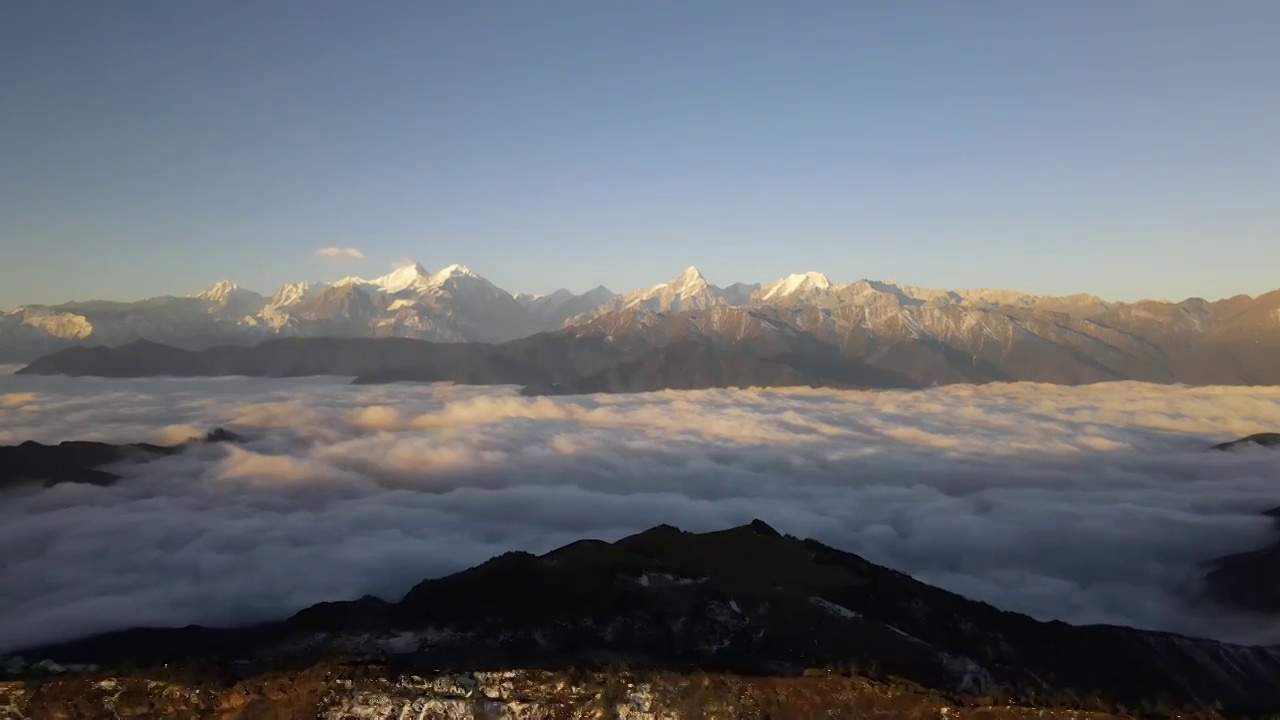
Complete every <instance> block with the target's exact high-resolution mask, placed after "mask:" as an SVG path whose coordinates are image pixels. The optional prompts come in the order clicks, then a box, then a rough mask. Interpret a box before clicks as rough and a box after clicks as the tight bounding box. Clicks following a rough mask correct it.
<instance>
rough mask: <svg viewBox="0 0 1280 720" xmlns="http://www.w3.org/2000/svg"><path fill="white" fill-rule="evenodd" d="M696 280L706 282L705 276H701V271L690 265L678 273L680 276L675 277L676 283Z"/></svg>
mask: <svg viewBox="0 0 1280 720" xmlns="http://www.w3.org/2000/svg"><path fill="white" fill-rule="evenodd" d="M698 280H701V281H703V282H706V278H704V277H703V276H702V271H701V270H699V269H698V268H697V267H695V266H693V265H690V266H689V267H687V268H685V269H684V272H682V273H680V277H678V278H676V283H678V284H688V283H691V282H696V281H698Z"/></svg>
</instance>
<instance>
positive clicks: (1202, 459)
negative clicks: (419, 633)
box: [0, 376, 1280, 651]
mask: <svg viewBox="0 0 1280 720" xmlns="http://www.w3.org/2000/svg"><path fill="white" fill-rule="evenodd" d="M0 397H6V398H10V399H9V400H6V401H5V402H3V403H0V444H12V443H16V442H20V441H22V440H26V439H35V440H42V441H46V442H51V441H58V440H64V439H68V438H85V437H91V438H97V439H103V440H110V441H142V440H151V441H158V440H161V441H172V440H174V439H180V438H183V437H186V436H189V435H190V434H192V433H193V432H195V431H197V430H200V429H208V428H211V427H213V426H216V425H225V426H228V427H231V428H232V429H234V430H236V431H237V432H240V433H241V434H243V435H245V436H246V437H247V441H246V442H245V443H244V444H243V445H241V446H206V447H199V448H197V449H195V450H193V451H191V452H188V453H184V454H182V455H178V456H174V457H169V458H163V459H160V460H156V461H154V462H151V463H148V464H144V465H133V466H122V467H119V468H117V472H119V473H121V474H123V475H125V476H126V477H125V478H124V479H123V480H122V481H120V482H119V483H116V484H115V485H112V486H110V487H92V486H81V485H70V484H63V485H58V486H55V487H53V488H39V487H28V488H23V489H18V490H12V491H9V492H7V493H6V494H4V495H0V568H3V577H2V578H0V651H2V650H3V649H4V648H12V647H15V646H19V645H23V644H30V643H34V642H42V641H50V640H55V639H60V638H65V637H70V636H74V635H78V634H84V633H89V632H96V631H102V630H108V629H114V628H119V627H124V626H129V625H134V624H141V623H146V624H175V625H181V624H186V623H193V622H195V623H207V624H229V623H238V622H245V621H251V620H262V619H270V618H278V617H284V616H286V615H288V614H291V613H292V612H293V611H295V610H297V609H299V608H300V607H303V606H305V605H308V604H311V603H314V602H318V601H321V600H334V599H343V598H354V597H358V596H360V595H362V594H365V593H373V594H378V595H382V596H384V597H388V598H396V597H398V596H399V595H400V594H402V593H403V592H404V591H405V590H407V589H408V588H409V587H411V586H412V585H413V584H414V583H416V582H417V581H419V580H421V579H423V578H426V577H432V576H438V575H442V574H446V573H449V572H453V571H456V570H460V569H463V568H465V567H469V566H471V565H474V564H476V563H478V562H481V561H483V560H485V559H487V558H489V557H490V556H492V555H494V554H497V553H500V552H503V551H506V550H511V549H524V550H529V551H534V552H542V551H546V550H549V549H551V548H554V547H557V546H559V545H561V544H564V543H567V542H570V541H573V540H576V539H579V538H582V537H598V538H603V539H610V540H611V539H615V538H618V537H621V536H623V535H625V534H628V533H631V532H635V531H639V530H643V529H645V528H647V527H650V526H652V525H655V524H658V523H663V522H666V523H671V524H673V525H677V526H680V527H683V528H686V529H689V530H711V529H717V528H723V527H726V526H729V525H733V524H738V523H743V522H747V521H749V520H751V519H752V518H755V517H760V518H762V519H764V520H766V521H767V522H769V523H771V524H773V525H774V526H775V527H777V528H778V529H780V530H782V531H784V532H789V533H792V534H795V535H800V536H809V537H815V538H817V539H819V540H822V541H824V542H827V543H829V544H831V545H834V546H836V547H839V548H842V549H846V550H849V551H852V552H857V553H859V554H862V555H864V556H865V557H867V558H868V559H870V560H872V561H875V562H880V563H883V564H886V565H889V566H891V567H895V568H898V569H901V570H904V571H906V572H910V573H912V574H913V575H914V576H916V577H917V578H920V579H922V580H925V581H927V582H931V583H934V584H938V585H941V586H943V587H946V588H948V589H951V590H955V591H957V592H961V593H963V594H966V595H969V596H971V597H975V598H978V599H982V600H986V601H989V602H992V603H993V604H996V605H998V606H1001V607H1004V608H1009V609H1013V610H1018V611H1022V612H1028V613H1031V614H1033V615H1035V616H1037V617H1040V618H1045V619H1048V618H1058V619H1063V620H1067V621H1071V622H1114V623H1124V624H1134V625H1139V626H1143V627H1151V628H1159V629H1167V630H1173V631H1179V632H1184V633H1188V634H1199V635H1212V636H1216V637H1222V638H1227V639H1234V640H1250V641H1263V640H1267V641H1272V640H1277V639H1280V623H1276V622H1273V621H1268V620H1265V619H1260V618H1258V617H1256V616H1246V615H1237V614H1233V613H1231V612H1228V611H1226V610H1224V609H1222V608H1217V607H1214V606H1212V605H1210V604H1208V603H1205V602H1203V601H1201V600H1199V599H1198V595H1197V591H1198V586H1197V582H1198V579H1199V577H1200V575H1201V573H1202V572H1203V567H1202V566H1201V564H1202V563H1203V562H1204V561H1206V560H1209V559H1211V558H1213V557H1216V556H1219V555H1222V554H1225V553H1229V552H1236V551H1240V550H1245V549H1252V548H1254V547H1257V546H1259V545H1260V544H1262V543H1265V542H1267V541H1268V540H1269V539H1270V538H1271V534H1272V530H1271V527H1270V523H1269V522H1268V521H1267V519H1266V518H1263V517H1260V516H1258V515H1257V513H1258V512H1259V511H1261V510H1264V509H1267V508H1270V507H1274V506H1276V505H1280V490H1277V488H1280V482H1277V481H1278V480H1280V470H1278V468H1277V464H1276V456H1275V455H1274V454H1273V453H1268V452H1267V451H1258V452H1240V453H1217V452H1208V451H1206V448H1207V447H1208V445H1210V444H1212V443H1213V442H1217V441H1221V440H1226V439H1233V438H1235V437H1239V436H1241V435H1244V434H1248V433H1251V432H1258V431H1263V430H1274V429H1276V428H1280V388H1271V389H1267V388H1196V389H1192V388H1181V387H1163V386H1153V385H1144V384H1139V383H1118V384H1110V385H1100V386H1089V387H1081V388H1065V387H1054V386H1044V385H1032V384H1016V385H989V386H983V387H959V386H956V387H942V388H934V389H930V390H927V391H920V392H908V391H890V392H839V391H824V390H808V389H805V390H712V391H702V392H662V393H652V394H647V395H614V396H588V397H572V398H554V399H553V398H524V397H521V396H519V395H518V394H517V393H516V391H515V389H514V388H480V387H463V386H452V385H395V386H351V385H345V384H343V382H342V381H340V380H334V379H325V378H303V379H287V380H268V379H245V378H234V379H165V380H107V379H94V378H77V379H72V378H57V377H28V376H0ZM18 618H21V620H18Z"/></svg>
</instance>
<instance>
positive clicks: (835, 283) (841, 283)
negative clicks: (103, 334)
mask: <svg viewBox="0 0 1280 720" xmlns="http://www.w3.org/2000/svg"><path fill="white" fill-rule="evenodd" d="M411 264H416V265H417V266H418V267H419V268H421V269H422V270H424V271H425V273H426V274H427V275H434V274H437V273H439V272H442V271H443V270H447V269H449V268H455V267H460V268H465V269H467V270H470V271H471V272H473V273H475V274H476V275H478V276H479V277H481V278H484V279H486V280H489V281H490V282H493V281H492V280H490V279H489V278H488V276H486V275H485V273H483V272H481V271H479V270H476V269H475V268H473V267H471V266H470V265H468V264H466V263H449V264H447V265H444V266H443V267H441V268H432V267H429V266H427V265H425V264H423V263H421V262H418V261H416V260H414V261H402V264H397V265H395V266H394V267H392V268H389V269H388V270H387V271H386V272H382V273H379V274H369V275H365V276H361V275H346V276H343V277H339V278H332V279H311V280H288V281H285V282H282V283H280V284H278V285H275V286H272V287H270V288H266V289H262V288H256V287H249V286H247V285H244V284H242V283H240V282H238V281H236V279H235V278H230V277H224V278H220V279H216V280H212V281H209V282H207V283H205V284H204V285H202V286H200V287H199V288H195V289H192V290H190V291H189V292H182V293H168V294H162V295H148V296H145V297H124V298H97V297H94V298H68V299H66V300H61V301H58V302H54V303H18V304H16V305H8V306H0V313H3V312H13V311H14V310H16V309H18V308H22V307H46V306H47V307H56V306H58V305H65V304H74V303H86V302H121V303H132V302H140V301H143V300H150V299H153V298H158V297H194V296H195V295H197V294H199V293H201V292H204V291H206V290H211V289H213V288H215V287H217V286H219V285H222V284H223V283H228V284H230V285H232V286H233V287H235V288H238V289H241V290H248V291H251V292H254V293H257V294H259V295H262V296H264V297H268V298H270V297H271V296H272V294H273V293H275V292H276V291H277V290H279V289H280V288H282V287H285V286H287V285H297V284H300V283H301V284H309V285H330V286H332V285H339V284H342V283H347V282H352V281H357V280H359V281H361V282H364V283H371V282H373V281H375V280H378V279H381V278H383V277H385V276H387V275H390V274H391V273H394V272H395V271H397V270H400V269H402V268H405V267H408V266H410V265H411ZM691 269H693V270H697V271H698V273H699V274H700V275H701V276H702V278H703V279H704V280H705V281H706V282H707V284H709V285H711V286H713V287H718V288H726V287H728V286H730V285H733V284H736V283H739V282H742V281H740V280H727V281H724V280H721V281H717V280H716V279H715V278H714V276H713V275H709V274H708V273H707V272H705V271H703V270H702V268H700V267H698V266H696V265H689V266H686V268H685V270H684V271H682V272H687V271H688V270H691ZM811 273H817V274H819V275H822V276H823V277H825V278H827V280H829V281H830V282H831V286H832V287H833V288H840V287H845V286H848V285H853V284H856V283H858V282H861V281H864V280H865V281H868V282H877V283H884V284H886V285H893V286H895V287H899V288H920V289H924V290H948V291H952V292H984V291H987V292H1010V293H1018V294H1022V295H1027V296H1033V297H1043V298H1067V297H1072V296H1076V295H1084V296H1089V297H1094V298H1096V299H1098V300H1100V301H1102V302H1105V303H1108V304H1113V305H1114V304H1136V303H1142V302H1158V303H1168V304H1178V303H1182V302H1187V301H1190V300H1203V301H1206V302H1220V301H1223V300H1230V299H1232V298H1236V297H1248V298H1251V299H1253V298H1257V297H1260V296H1262V295H1267V294H1270V293H1271V292H1276V291H1278V290H1280V287H1277V288H1275V289H1272V290H1269V291H1266V292H1260V293H1252V294H1251V293H1237V294H1235V295H1226V296H1221V297H1202V296H1198V295H1191V296H1187V297H1182V298H1170V297H1140V298H1136V299H1132V300H1118V299H1114V298H1109V297H1102V296H1098V295H1094V294H1093V293H1084V292H1079V293H1064V294H1061V295H1041V294H1038V293H1033V292H1029V291H1027V290H1023V289H1020V288H1016V287H928V286H924V285H920V284H918V283H913V282H909V281H902V280H900V279H896V278H894V279H889V278H869V277H859V278H855V279H853V280H839V279H832V278H831V276H830V275H829V274H827V273H826V272H824V271H822V270H799V271H796V272H792V273H786V274H783V275H778V276H776V277H774V278H773V279H771V280H768V281H765V282H756V283H746V284H748V285H752V284H755V285H760V286H761V287H768V286H769V285H770V284H772V283H777V282H781V281H783V280H787V279H789V278H792V277H798V276H803V275H806V274H811ZM680 275H681V273H680V272H677V273H673V274H671V275H670V276H669V277H668V278H667V279H666V280H664V281H661V282H656V283H648V284H644V285H639V286H636V287H631V288H626V289H622V290H620V289H618V288H614V287H608V286H606V285H604V284H603V283H596V284H594V285H590V286H589V287H586V288H585V289H571V288H565V287H559V288H555V289H553V290H549V291H546V292H537V293H534V292H527V291H523V290H513V289H512V288H506V287H502V286H500V285H498V288H499V289H500V290H503V291H504V292H507V293H509V294H510V295H511V296H512V297H513V298H514V297H518V296H521V295H525V296H530V297H532V298H539V297H545V296H547V295H553V294H555V293H557V292H570V293H572V294H573V295H575V296H578V295H583V294H586V293H588V292H592V291H594V290H597V289H600V288H604V289H606V290H609V291H610V292H612V293H614V294H615V295H619V296H627V295H630V294H632V293H637V292H642V291H644V290H649V289H652V288H656V287H660V286H662V285H667V284H671V283H673V282H675V281H676V280H678V279H679V277H680ZM494 284H495V285H497V283H494Z"/></svg>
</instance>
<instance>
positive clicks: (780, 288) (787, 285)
mask: <svg viewBox="0 0 1280 720" xmlns="http://www.w3.org/2000/svg"><path fill="white" fill-rule="evenodd" d="M830 289H831V281H830V280H828V279H827V276H826V275H823V274H822V273H820V272H806V273H795V274H792V275H788V276H786V277H784V278H782V279H781V280H779V281H777V282H775V283H773V284H771V285H768V286H766V287H765V288H763V289H762V290H761V293H760V299H761V300H769V299H772V298H780V297H787V296H788V295H794V294H796V293H799V292H812V291H815V290H816V291H822V290H830Z"/></svg>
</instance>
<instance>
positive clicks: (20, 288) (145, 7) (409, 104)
mask: <svg viewBox="0 0 1280 720" xmlns="http://www.w3.org/2000/svg"><path fill="white" fill-rule="evenodd" d="M1278 30H1280V2H1277V1H1276V0H1223V1H1222V2H1211V1H1210V0H1194V1H1186V0H1071V1H1069V2H1022V1H1021V0H1000V1H995V0H993V1H989V2H981V1H978V0H973V1H969V0H962V1H956V0H937V1H936V2H926V1H924V0H906V1H902V0H865V1H863V0H797V1H796V2H783V1H782V0H545V1H538V2H529V1H526V0H504V1H496V0H447V1H445V0H442V1H439V2H432V1H429V0H404V1H403V2H397V1H392V0H376V1H373V2H352V1H351V0H297V1H285V0H253V1H248V0H218V1H216V2H214V1H210V2H172V1H171V0H155V1H152V2H143V1H140V0H110V1H109V2H108V1H104V0H84V1H83V2H67V1H65V0H10V1H8V2H3V3H0V168H2V171H0V307H10V306H12V305H15V304H18V303H25V302H51V301H61V300H68V299H73V298H76V299H87V298H106V299H134V298H140V297H144V296H148V295H156V294H162V293H173V294H189V293H191V292H195V291H197V290H199V289H200V288H202V287H203V286H205V285H208V284H209V283H210V282H212V281H214V280H219V279H223V278H226V279H231V280H234V281H236V282H238V283H240V284H241V285H243V286H246V287H250V288H254V289H257V290H260V291H264V292H269V291H270V290H272V289H273V288H274V287H275V286H277V285H279V284H280V283H282V282H286V281H296V280H316V279H333V278H337V277H342V276H345V275H353V274H358V275H365V276H374V275H378V274H382V273H384V272H386V271H387V270H388V268H389V266H390V265H391V264H392V263H393V262H395V261H396V260H399V259H401V258H406V257H412V258H415V259H417V260H418V261H420V262H421V263H423V264H424V265H426V266H427V267H428V268H439V267H441V266H444V265H447V264H450V263H454V262H462V263H465V264H467V265H469V266H471V267H472V268H474V269H475V270H476V271H477V272H480V273H481V274H483V275H485V276H486V277H488V278H490V279H491V280H493V281H494V282H496V283H497V284H498V285H500V286H502V287H504V288H507V289H509V290H511V291H513V292H516V291H531V292H545V291H548V290H552V289H554V288H556V287H560V286H565V287H568V288H570V289H572V290H576V291H581V290H585V289H587V288H589V287H591V286H594V285H595V284H597V283H604V284H606V285H608V286H610V287H612V288H613V289H615V290H628V289H632V288H635V287H639V286H646V285H651V284H654V283H657V282H661V281H664V280H667V279H669V278H671V277H674V276H675V275H677V274H678V273H679V272H680V270H681V269H683V268H684V267H685V266H687V265H690V264H696V265H698V266H699V267H700V268H702V270H703V272H704V273H705V274H706V275H707V277H708V278H709V279H710V280H711V281H713V282H717V283H719V284H728V283H729V282H733V281H745V282H757V281H768V280H771V279H774V278H776V277H779V276H782V275H785V274H788V273H791V272H800V271H805V270H820V271H824V272H826V273H827V274H828V275H829V276H830V277H831V278H832V280H833V281H837V282H850V281H853V280H856V279H858V278H860V277H870V278H874V279H896V280H899V281H902V282H909V283H912V284H916V285H926V286H933V287H1006V288H1013V289H1019V290H1025V291H1030V292H1038V293H1046V294H1065V293H1072V292H1090V293H1094V294H1098V295H1101V296H1103V297H1107V298H1113V299H1136V298H1139V297H1176V298H1181V297H1186V296H1193V295H1198V296H1202V297H1209V298H1213V297H1222V296H1228V295H1232V294H1236V293H1240V292H1246V293H1250V294H1256V293H1260V292H1264V291H1267V290H1271V289H1274V288H1276V287H1280V242H1277V240H1280V38H1278V36H1277V31H1278ZM324 247H339V248H354V249H356V250H358V251H359V253H360V254H362V255H363V256H364V259H363V260H357V259H355V258H353V257H349V256H344V257H340V258H326V257H321V256H318V255H317V250H319V249H320V248H324Z"/></svg>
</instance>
